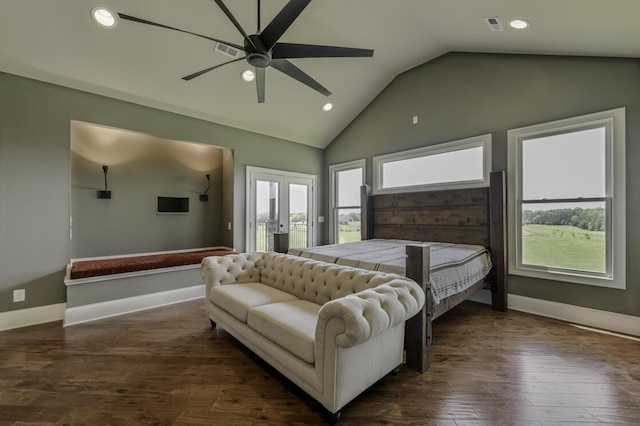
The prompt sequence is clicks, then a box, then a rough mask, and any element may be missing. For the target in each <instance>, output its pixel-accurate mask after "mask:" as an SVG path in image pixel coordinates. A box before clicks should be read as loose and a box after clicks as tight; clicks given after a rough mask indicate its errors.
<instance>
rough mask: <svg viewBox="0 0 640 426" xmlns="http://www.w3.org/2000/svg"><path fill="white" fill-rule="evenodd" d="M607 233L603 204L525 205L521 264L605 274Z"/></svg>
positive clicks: (523, 209) (523, 208)
mask: <svg viewBox="0 0 640 426" xmlns="http://www.w3.org/2000/svg"><path fill="white" fill-rule="evenodd" d="M606 229H607V224H606V204H605V203H604V202H572V203H544V204H534V203H523V204H522V263H523V264H524V265H534V266H541V267H547V268H560V269H568V270H574V271H589V272H599V273H604V272H606V270H607V262H606V259H607V237H606Z"/></svg>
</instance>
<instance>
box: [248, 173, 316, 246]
mask: <svg viewBox="0 0 640 426" xmlns="http://www.w3.org/2000/svg"><path fill="white" fill-rule="evenodd" d="M315 181H316V177H315V176H312V175H303V174H299V173H292V172H285V171H280V170H270V169H262V168H257V167H247V226H248V229H247V251H249V252H253V251H272V250H273V235H274V234H275V233H276V232H287V233H289V247H309V246H312V245H314V242H315V220H314V217H315V199H314V198H315V197H314V187H315Z"/></svg>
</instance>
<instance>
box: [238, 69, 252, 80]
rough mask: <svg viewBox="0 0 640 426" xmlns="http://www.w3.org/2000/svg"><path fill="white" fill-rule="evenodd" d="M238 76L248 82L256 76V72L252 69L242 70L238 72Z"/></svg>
mask: <svg viewBox="0 0 640 426" xmlns="http://www.w3.org/2000/svg"><path fill="white" fill-rule="evenodd" d="M240 77H241V78H242V80H244V81H246V82H249V81H253V80H254V79H255V78H256V73H254V72H253V71H252V70H244V71H242V73H241V74H240Z"/></svg>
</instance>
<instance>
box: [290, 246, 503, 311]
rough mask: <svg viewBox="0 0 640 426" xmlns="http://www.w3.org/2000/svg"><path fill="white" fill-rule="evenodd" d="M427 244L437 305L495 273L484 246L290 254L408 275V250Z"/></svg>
mask: <svg viewBox="0 0 640 426" xmlns="http://www.w3.org/2000/svg"><path fill="white" fill-rule="evenodd" d="M409 244H427V245H429V246H430V251H431V256H430V258H431V273H430V284H431V294H432V298H433V302H434V304H438V303H440V301H441V300H442V299H445V298H447V297H449V296H452V295H454V294H456V293H459V292H461V291H464V290H465V289H467V288H469V287H470V286H472V285H473V284H475V283H476V282H478V281H480V280H481V279H482V278H484V277H485V276H486V275H487V274H488V273H489V270H490V269H491V258H490V256H489V252H488V251H487V249H486V248H485V247H483V246H478V245H468V244H451V243H438V242H420V241H408V240H381V239H373V240H365V241H354V242H350V243H343V244H331V245H327V246H318V247H309V248H302V249H296V248H294V249H290V250H289V254H293V255H296V256H302V257H308V258H311V259H316V260H322V261H324V262H330V263H337V264H339V265H348V266H353V267H356V268H363V269H369V270H373V271H381V272H389V273H394V274H400V275H404V274H405V264H406V257H407V256H406V246H407V245H409Z"/></svg>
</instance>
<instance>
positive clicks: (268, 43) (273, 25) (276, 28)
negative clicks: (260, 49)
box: [260, 0, 311, 51]
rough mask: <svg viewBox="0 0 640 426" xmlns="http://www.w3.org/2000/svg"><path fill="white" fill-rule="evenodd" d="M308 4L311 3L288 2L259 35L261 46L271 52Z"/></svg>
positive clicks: (308, 0)
mask: <svg viewBox="0 0 640 426" xmlns="http://www.w3.org/2000/svg"><path fill="white" fill-rule="evenodd" d="M309 3H311V0H290V1H289V3H287V5H286V6H285V7H283V8H282V10H281V11H280V12H279V13H278V14H277V15H276V17H275V18H273V20H272V21H271V22H270V23H269V25H267V27H266V28H265V29H264V31H262V32H261V33H260V40H262V44H264V47H265V48H266V49H267V51H269V50H271V48H272V47H273V46H274V45H275V44H276V42H277V41H278V40H279V39H280V37H282V34H284V33H285V31H287V29H289V27H290V26H291V24H293V21H295V20H296V18H297V17H298V15H300V13H302V11H303V10H304V8H305V7H307V5H308V4H309Z"/></svg>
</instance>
